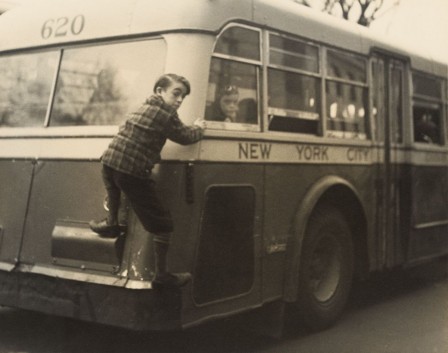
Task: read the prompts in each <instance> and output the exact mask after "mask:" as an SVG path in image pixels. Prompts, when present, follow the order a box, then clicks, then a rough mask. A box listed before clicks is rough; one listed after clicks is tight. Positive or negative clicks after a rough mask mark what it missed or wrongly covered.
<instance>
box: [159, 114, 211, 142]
mask: <svg viewBox="0 0 448 353" xmlns="http://www.w3.org/2000/svg"><path fill="white" fill-rule="evenodd" d="M203 135H204V129H203V128H202V127H201V126H199V125H192V126H187V125H185V124H184V123H182V121H180V119H179V117H178V115H177V114H176V113H175V114H173V115H171V117H170V123H169V126H168V129H167V137H168V139H170V140H172V141H174V142H176V143H179V144H181V145H190V144H192V143H195V142H197V141H199V140H200V139H202V136H203Z"/></svg>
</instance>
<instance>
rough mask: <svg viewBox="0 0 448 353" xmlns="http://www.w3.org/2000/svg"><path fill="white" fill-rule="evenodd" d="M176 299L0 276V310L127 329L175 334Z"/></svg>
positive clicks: (169, 294)
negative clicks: (39, 314)
mask: <svg viewBox="0 0 448 353" xmlns="http://www.w3.org/2000/svg"><path fill="white" fill-rule="evenodd" d="M181 294H182V293H181V290H180V289H177V288H170V289H163V288H157V289H130V288H126V287H120V286H110V285H103V284H97V283H88V282H81V281H73V280H68V279H61V278H57V277H50V276H45V275H41V274H35V273H24V272H19V271H13V272H5V271H0V305H4V306H10V307H15V308H21V309H27V310H33V311H38V312H43V313H46V314H50V315H58V316H64V317H69V318H74V319H79V320H84V321H89V322H95V323H100V324H106V325H111V326H117V327H123V328H127V329H132V330H155V331H157V330H177V329H180V328H181V308H182V295H181Z"/></svg>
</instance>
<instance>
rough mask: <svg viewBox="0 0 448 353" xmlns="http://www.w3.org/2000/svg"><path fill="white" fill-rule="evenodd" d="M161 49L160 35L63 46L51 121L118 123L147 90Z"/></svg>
mask: <svg viewBox="0 0 448 353" xmlns="http://www.w3.org/2000/svg"><path fill="white" fill-rule="evenodd" d="M164 53H165V44H164V42H163V41H162V40H152V41H144V42H143V41H142V42H134V43H121V44H114V45H103V46H96V47H89V48H80V49H70V50H66V51H64V55H63V58H62V63H61V69H60V73H59V77H58V82H57V86H56V96H55V102H54V105H53V111H52V114H51V120H50V125H52V126H63V125H118V124H119V123H120V122H121V121H123V119H124V118H125V115H126V114H127V113H128V112H129V111H131V110H132V109H136V108H137V107H138V105H139V104H141V102H142V101H143V100H144V99H145V98H146V97H147V95H148V94H149V93H150V92H151V91H152V84H153V83H154V81H155V80H156V79H157V77H159V76H160V75H161V74H162V73H163V72H162V71H163V67H164V60H165V55H164ZM148 58H151V61H149V59H148Z"/></svg>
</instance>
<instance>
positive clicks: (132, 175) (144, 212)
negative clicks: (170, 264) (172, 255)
mask: <svg viewBox="0 0 448 353" xmlns="http://www.w3.org/2000/svg"><path fill="white" fill-rule="evenodd" d="M153 92H154V94H153V95H152V96H151V97H149V98H148V99H146V101H145V102H144V104H143V105H142V106H141V107H140V108H139V110H137V111H136V112H134V113H132V114H131V115H130V116H129V118H128V119H127V120H126V121H125V123H124V124H123V125H122V126H121V127H120V130H119V132H118V134H117V135H116V136H115V137H114V138H113V140H112V142H111V143H110V144H109V147H108V148H107V150H106V151H105V152H104V153H103V155H102V157H101V162H102V165H103V169H102V175H103V181H104V185H105V187H106V190H107V196H108V209H109V210H108V216H107V217H106V218H105V219H104V220H102V221H99V222H96V221H91V222H90V228H91V229H92V230H93V231H94V232H96V233H98V234H100V236H103V237H112V238H113V237H117V236H118V235H119V234H120V230H121V229H120V228H121V227H120V225H119V222H118V213H119V207H120V195H121V193H124V194H125V195H126V198H127V199H128V201H129V204H130V206H131V207H132V209H133V210H134V212H135V214H136V215H137V217H138V219H139V220H140V222H141V223H142V225H143V227H144V228H145V230H146V231H148V232H149V233H151V234H152V235H153V244H154V255H155V277H154V280H153V282H154V283H156V284H160V285H169V286H183V285H185V284H186V283H187V282H188V281H189V280H190V278H191V275H190V274H189V273H169V272H168V271H167V268H166V257H167V252H168V248H169V244H170V239H171V235H172V233H173V221H172V219H171V215H170V212H169V210H167V209H166V208H165V207H164V206H163V204H162V202H161V200H160V199H159V197H158V195H157V191H156V188H155V182H154V181H153V180H152V179H151V170H152V168H153V167H154V165H155V164H156V163H158V162H159V161H160V159H161V157H160V153H161V150H162V148H163V146H164V144H165V142H166V140H167V139H169V140H172V141H174V142H176V143H179V144H182V145H188V144H193V143H195V142H197V141H199V140H200V139H201V138H202V136H203V128H204V126H205V123H204V121H203V120H201V119H198V120H196V121H195V123H194V125H192V126H186V125H184V124H183V123H182V122H181V120H180V119H179V117H178V114H177V110H178V108H179V107H180V105H181V104H182V102H183V100H184V98H185V97H186V96H187V95H188V94H189V93H190V83H189V82H188V80H187V79H186V78H184V77H182V76H178V75H176V74H165V75H163V76H161V77H160V78H159V79H158V80H157V82H156V83H155V85H154V88H153Z"/></svg>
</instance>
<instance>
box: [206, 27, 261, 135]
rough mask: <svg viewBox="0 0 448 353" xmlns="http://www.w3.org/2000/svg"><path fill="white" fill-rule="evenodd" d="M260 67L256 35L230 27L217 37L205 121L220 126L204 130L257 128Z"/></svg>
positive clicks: (210, 126) (253, 31)
mask: <svg viewBox="0 0 448 353" xmlns="http://www.w3.org/2000/svg"><path fill="white" fill-rule="evenodd" d="M260 64H261V62H260V32H259V31H256V30H252V29H249V28H246V27H239V26H232V27H229V28H227V29H226V30H225V31H224V32H223V33H222V34H221V35H220V37H219V38H218V41H217V43H216V46H215V51H214V54H213V57H212V59H211V66H210V75H209V84H208V94H207V101H206V109H205V119H206V120H208V121H211V122H219V123H220V124H214V123H212V124H210V125H207V127H209V128H214V127H215V128H220V129H226V128H231V126H230V125H227V124H222V123H234V124H233V125H234V126H236V124H240V125H239V126H245V127H246V128H250V126H254V127H256V126H257V124H258V120H259V119H258V97H259V93H258V72H259V66H260ZM241 124H244V125H241Z"/></svg>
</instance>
